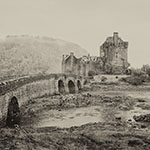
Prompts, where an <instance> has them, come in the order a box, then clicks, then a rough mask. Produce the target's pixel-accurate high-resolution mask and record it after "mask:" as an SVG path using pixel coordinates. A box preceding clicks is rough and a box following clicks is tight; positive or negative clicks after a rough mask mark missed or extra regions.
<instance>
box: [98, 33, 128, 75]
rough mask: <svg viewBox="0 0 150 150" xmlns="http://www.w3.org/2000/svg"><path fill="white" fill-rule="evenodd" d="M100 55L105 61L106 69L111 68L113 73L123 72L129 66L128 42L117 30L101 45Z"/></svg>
mask: <svg viewBox="0 0 150 150" xmlns="http://www.w3.org/2000/svg"><path fill="white" fill-rule="evenodd" d="M100 57H101V58H102V59H103V61H104V63H105V64H104V66H105V70H106V72H107V67H108V68H111V69H112V70H111V72H112V73H123V72H124V71H125V70H126V69H127V68H128V67H129V63H128V42H125V41H123V40H122V39H121V38H120V37H119V36H118V33H117V32H114V34H113V37H108V38H107V39H106V41H105V42H104V43H103V44H102V45H101V46H100Z"/></svg>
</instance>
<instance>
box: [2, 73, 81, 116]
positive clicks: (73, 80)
mask: <svg viewBox="0 0 150 150" xmlns="http://www.w3.org/2000/svg"><path fill="white" fill-rule="evenodd" d="M83 84H84V78H83V77H81V76H76V75H71V74H68V75H67V74H50V75H36V76H30V77H22V78H19V79H15V80H11V81H7V82H3V83H1V84H0V119H2V118H6V116H7V110H8V105H9V104H10V102H11V100H12V98H14V97H15V98H17V100H18V103H19V106H21V105H23V104H25V103H27V102H28V101H29V100H31V99H33V98H38V97H42V96H46V95H54V94H64V93H71V94H73V93H78V92H79V91H80V90H81V89H82V87H83Z"/></svg>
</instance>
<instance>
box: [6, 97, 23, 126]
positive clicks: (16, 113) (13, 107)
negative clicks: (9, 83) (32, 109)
mask: <svg viewBox="0 0 150 150" xmlns="http://www.w3.org/2000/svg"><path fill="white" fill-rule="evenodd" d="M20 119H21V115H20V108H19V103H18V99H17V98H16V97H15V96H13V97H12V98H11V99H10V102H9V104H8V109H7V120H6V125H7V126H8V127H14V126H15V125H16V124H17V125H19V124H20Z"/></svg>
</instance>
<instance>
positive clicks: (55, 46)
mask: <svg viewBox="0 0 150 150" xmlns="http://www.w3.org/2000/svg"><path fill="white" fill-rule="evenodd" d="M70 52H74V53H75V55H76V56H77V57H79V56H82V55H87V52H86V50H85V49H83V48H81V47H80V46H79V45H77V44H74V43H71V42H66V41H63V40H59V39H53V38H48V37H31V36H7V38H6V39H5V40H4V41H2V40H1V41H0V74H1V77H3V76H15V75H17V76H18V75H19V76H20V75H30V74H38V73H58V72H61V60H62V55H63V54H69V53H70Z"/></svg>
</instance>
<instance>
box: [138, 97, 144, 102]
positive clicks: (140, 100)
mask: <svg viewBox="0 0 150 150" xmlns="http://www.w3.org/2000/svg"><path fill="white" fill-rule="evenodd" d="M137 101H138V102H145V100H144V99H139V98H137Z"/></svg>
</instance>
